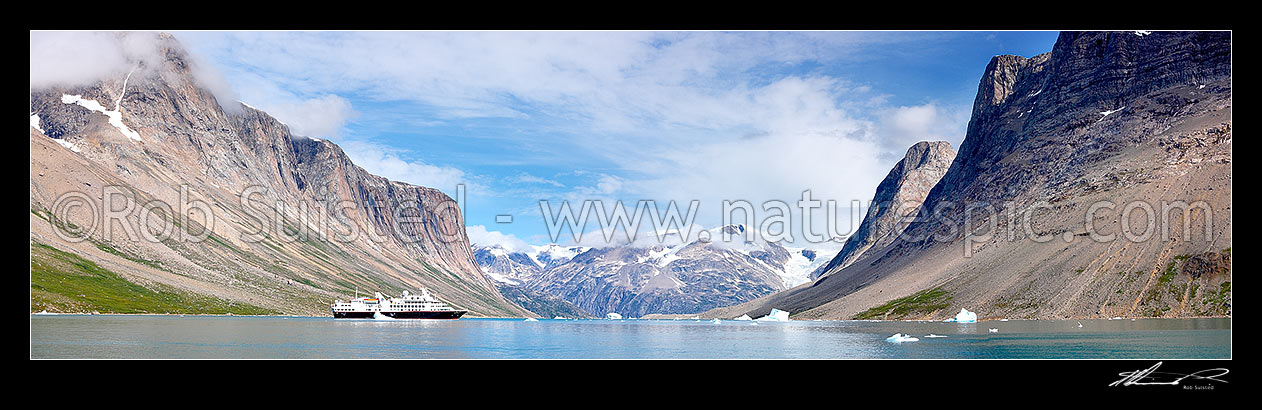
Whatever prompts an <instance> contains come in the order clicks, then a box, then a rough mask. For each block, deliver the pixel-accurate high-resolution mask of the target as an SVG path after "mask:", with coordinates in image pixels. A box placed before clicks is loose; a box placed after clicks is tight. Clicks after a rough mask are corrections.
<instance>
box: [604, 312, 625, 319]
mask: <svg viewBox="0 0 1262 410" xmlns="http://www.w3.org/2000/svg"><path fill="white" fill-rule="evenodd" d="M605 319H609V320H622V315H619V314H617V313H615V312H609V314H607V315H605Z"/></svg>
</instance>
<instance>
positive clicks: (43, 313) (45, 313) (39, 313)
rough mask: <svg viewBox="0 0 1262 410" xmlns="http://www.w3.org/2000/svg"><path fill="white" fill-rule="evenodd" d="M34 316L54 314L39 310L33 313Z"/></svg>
mask: <svg viewBox="0 0 1262 410" xmlns="http://www.w3.org/2000/svg"><path fill="white" fill-rule="evenodd" d="M35 314H37V315H55V314H56V313H53V312H49V311H47V310H41V311H39V312H35Z"/></svg>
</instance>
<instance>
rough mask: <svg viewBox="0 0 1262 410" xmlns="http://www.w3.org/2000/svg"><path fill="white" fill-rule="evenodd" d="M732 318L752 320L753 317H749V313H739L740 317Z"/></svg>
mask: <svg viewBox="0 0 1262 410" xmlns="http://www.w3.org/2000/svg"><path fill="white" fill-rule="evenodd" d="M732 320H754V319H753V318H751V317H749V315H741V316H740V317H738V318H735V319H732Z"/></svg>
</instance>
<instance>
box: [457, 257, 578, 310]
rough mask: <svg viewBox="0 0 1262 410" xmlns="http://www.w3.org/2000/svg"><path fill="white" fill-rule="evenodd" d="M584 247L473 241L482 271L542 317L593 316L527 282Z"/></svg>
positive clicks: (510, 297)
mask: <svg viewBox="0 0 1262 410" xmlns="http://www.w3.org/2000/svg"><path fill="white" fill-rule="evenodd" d="M586 249H587V248H581V247H569V248H565V247H561V246H558V245H556V244H548V245H545V246H538V247H534V248H533V249H531V250H529V251H527V252H522V251H519V250H509V249H505V248H504V246H502V245H491V246H480V245H477V244H474V245H473V257H474V259H476V260H477V261H478V266H480V267H481V268H482V272H484V273H486V274H487V276H489V277H490V278H491V279H492V280H493V281H495V287H496V288H497V289H499V291H500V294H502V295H504V297H506V298H508V299H509V300H512V301H513V302H514V303H517V304H518V305H520V306H522V307H524V308H526V309H528V310H530V311H531V312H534V313H535V314H536V315H538V316H541V317H549V318H551V317H558V316H559V317H565V318H591V317H595V316H594V315H592V314H591V313H589V312H587V311H585V310H583V309H582V308H579V307H577V306H574V304H572V303H570V302H568V301H566V300H565V299H561V298H560V297H557V296H554V295H548V294H544V293H540V292H537V291H534V290H530V289H527V288H526V287H525V286H524V285H525V284H526V283H527V282H529V281H532V280H535V279H538V278H539V277H540V276H542V275H543V273H544V272H545V271H546V270H547V269H551V268H553V267H555V266H558V265H560V264H564V263H565V262H568V261H569V259H570V258H572V257H573V255H577V254H578V253H581V252H583V251H585V250H586Z"/></svg>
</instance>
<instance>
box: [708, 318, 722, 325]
mask: <svg viewBox="0 0 1262 410" xmlns="http://www.w3.org/2000/svg"><path fill="white" fill-rule="evenodd" d="M710 323H714V324H716V325H717V324H719V323H723V321H721V320H719V318H717V317H716V318H714V320H711V321H710Z"/></svg>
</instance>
